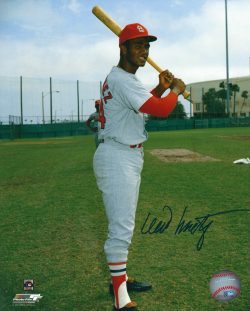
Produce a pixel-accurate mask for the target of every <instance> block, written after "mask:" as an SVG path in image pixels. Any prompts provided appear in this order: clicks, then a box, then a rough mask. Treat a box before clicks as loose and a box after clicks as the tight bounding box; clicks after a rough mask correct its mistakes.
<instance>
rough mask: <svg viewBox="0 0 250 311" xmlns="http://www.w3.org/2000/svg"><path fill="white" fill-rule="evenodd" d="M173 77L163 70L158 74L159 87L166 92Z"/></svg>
mask: <svg viewBox="0 0 250 311" xmlns="http://www.w3.org/2000/svg"><path fill="white" fill-rule="evenodd" d="M173 79H174V75H173V74H172V73H171V72H170V71H169V70H164V71H162V72H161V73H160V74H159V85H160V86H161V87H162V88H163V89H165V90H167V89H168V88H169V87H170V85H171V84H172V82H173Z"/></svg>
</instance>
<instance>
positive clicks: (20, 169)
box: [0, 128, 250, 311]
mask: <svg viewBox="0 0 250 311" xmlns="http://www.w3.org/2000/svg"><path fill="white" fill-rule="evenodd" d="M155 148H157V149H164V148H168V149H169V148H186V149H189V150H192V151H195V152H199V153H201V154H204V155H209V156H211V157H214V158H216V159H219V160H220V161H217V162H191V163H165V162H162V161H161V160H159V159H157V158H156V157H154V156H152V155H151V154H150V153H149V151H150V150H152V149H155ZM144 150H145V163H144V170H143V173H142V183H141V191H140V198H139V204H138V209H137V217H136V228H135V233H134V237H133V243H132V245H131V248H130V253H129V261H128V274H129V275H131V276H134V277H136V278H138V279H139V280H146V281H149V282H151V283H152V284H153V289H152V290H151V291H149V292H145V293H141V294H139V293H133V294H131V298H132V299H133V300H135V301H137V303H138V304H139V307H140V311H163V310H164V311H165V310H167V311H192V310H194V311H212V310H230V311H236V310H237V311H249V310H250V270H249V263H250V243H249V236H250V229H249V228H250V212H234V213H228V214H223V215H219V216H214V217H213V218H210V220H213V223H212V224H211V226H210V227H209V229H208V231H207V232H206V234H205V240H204V244H203V247H202V249H201V250H200V251H198V250H197V242H198V240H199V238H200V237H201V235H202V232H196V233H194V234H190V232H182V233H181V234H179V235H175V230H176V228H177V226H178V223H179V221H180V218H181V215H182V213H183V210H184V208H185V207H187V211H186V214H185V216H184V219H185V220H186V222H188V221H190V220H191V221H193V222H195V217H201V216H204V215H207V214H214V213H217V212H221V211H229V210H235V209H250V192H249V189H250V186H249V181H250V179H249V177H250V165H235V164H233V163H232V162H233V161H234V160H236V159H239V158H245V157H250V128H230V129H204V130H187V131H169V132H157V133H150V136H149V140H148V142H147V143H146V144H145V148H144ZM94 151H95V147H94V138H93V137H92V136H81V137H65V138H53V139H52V138H51V139H40V140H38V139H37V140H33V139H26V140H15V141H1V142H0V167H1V174H0V185H1V188H0V196H1V200H0V310H1V311H8V310H13V309H16V308H18V310H26V309H27V307H20V306H19V307H17V306H16V307H13V306H12V299H13V298H14V296H15V294H20V293H23V292H24V291H23V280H24V279H34V281H35V289H34V291H33V293H36V294H38V293H40V294H41V295H42V296H43V298H42V299H41V301H40V302H39V303H37V304H36V305H35V307H34V309H35V310H45V311H55V310H62V311H73V310H74V311H84V310H88V311H104V310H109V311H110V310H112V304H113V300H112V297H110V295H109V293H108V284H109V272H108V269H107V265H106V260H105V257H104V252H103V244H104V241H105V239H106V235H107V221H106V218H105V212H104V209H103V205H102V199H101V194H100V193H99V191H98V190H97V187H96V183H95V178H94V175H93V169H92V157H93V153H94ZM165 205H168V206H170V207H171V208H172V210H173V219H172V222H171V223H170V226H169V228H168V229H167V230H166V231H165V232H164V233H162V234H159V233H158V234H142V233H141V228H142V225H143V223H144V221H145V219H146V217H147V215H148V213H149V212H150V213H151V214H152V215H153V216H155V217H157V218H158V220H160V219H161V220H165V221H167V219H168V217H169V215H168V214H167V213H166V210H165V211H164V212H163V211H162V208H163V207H164V206H165ZM207 222H208V221H207ZM220 270H231V271H234V272H235V273H236V274H237V275H238V276H239V277H240V279H241V294H240V296H239V297H238V298H236V299H234V300H233V301H231V302H226V303H221V302H218V301H216V300H214V299H212V298H211V297H210V291H209V285H208V284H209V280H210V278H211V275H212V274H213V273H215V272H218V271H220Z"/></svg>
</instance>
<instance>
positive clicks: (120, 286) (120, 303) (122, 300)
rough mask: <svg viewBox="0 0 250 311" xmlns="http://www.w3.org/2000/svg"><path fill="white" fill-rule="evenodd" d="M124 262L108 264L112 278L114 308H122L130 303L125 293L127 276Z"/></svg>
mask: <svg viewBox="0 0 250 311" xmlns="http://www.w3.org/2000/svg"><path fill="white" fill-rule="evenodd" d="M126 264H127V263H126V262H112V263H109V270H110V274H111V278H112V283H113V288H114V295H115V306H116V308H122V307H124V306H126V304H128V303H129V302H131V300H130V298H129V295H128V292H127V285H126V281H127V274H126Z"/></svg>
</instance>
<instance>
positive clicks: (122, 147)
mask: <svg viewBox="0 0 250 311" xmlns="http://www.w3.org/2000/svg"><path fill="white" fill-rule="evenodd" d="M155 40H157V38H156V37H155V36H152V35H149V34H148V31H147V29H146V28H145V27H144V26H142V25H141V24H138V23H135V24H129V25H127V26H126V27H125V28H124V29H123V30H122V32H121V34H120V36H119V47H120V60H119V64H118V65H117V66H115V67H113V68H112V70H111V72H110V73H109V75H108V76H107V78H106V80H105V82H104V83H103V89H102V99H101V104H100V111H99V122H100V123H101V130H100V132H99V140H100V142H101V143H100V144H99V146H98V148H97V150H96V152H95V155H94V160H93V165H94V172H95V176H96V180H97V185H98V187H99V189H100V191H101V192H102V197H103V202H104V206H105V211H106V215H107V218H108V223H109V225H108V238H107V240H106V242H105V245H104V251H105V254H106V258H107V262H108V266H109V270H110V274H111V281H112V283H111V285H110V289H112V290H113V293H114V298H115V305H114V310H129V311H132V310H138V309H137V304H136V302H134V301H131V299H130V297H129V294H128V291H130V290H137V291H143V290H147V289H150V288H151V285H150V284H148V283H142V282H137V281H135V280H134V279H131V278H129V277H128V276H127V274H126V266H127V259H128V248H129V245H130V243H131V239H132V236H133V230H134V226H135V212H136V207H137V200H138V195H139V187H140V181H141V171H142V167H143V143H144V142H145V141H146V140H147V137H148V134H147V132H146V130H145V127H144V114H151V115H154V116H157V117H166V116H168V115H169V114H170V113H171V111H172V110H173V109H174V108H175V106H176V103H177V100H178V95H179V94H181V93H183V92H184V90H185V84H184V82H183V81H181V80H180V79H177V78H174V76H173V75H172V74H171V73H170V72H169V71H168V70H166V71H164V72H162V73H161V74H160V75H159V84H158V85H157V86H156V88H155V89H153V90H152V91H151V92H149V91H148V90H147V89H146V88H145V87H144V86H143V85H142V84H141V82H140V81H139V80H138V79H137V77H136V75H135V73H136V71H137V69H138V68H139V67H143V66H144V65H145V63H146V60H147V57H148V54H149V47H150V42H152V41H155ZM169 88H170V92H169V93H168V95H166V96H165V97H161V96H162V95H163V93H164V92H165V91H166V90H167V89H169Z"/></svg>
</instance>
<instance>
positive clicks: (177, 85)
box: [170, 78, 186, 95]
mask: <svg viewBox="0 0 250 311" xmlns="http://www.w3.org/2000/svg"><path fill="white" fill-rule="evenodd" d="M170 88H171V90H172V91H173V92H175V93H177V94H178V95H179V94H182V93H183V92H184V91H185V89H186V84H185V83H184V82H183V81H182V80H181V79H177V78H174V79H173V82H172V84H171V86H170Z"/></svg>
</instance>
